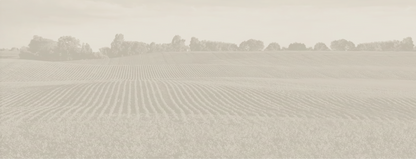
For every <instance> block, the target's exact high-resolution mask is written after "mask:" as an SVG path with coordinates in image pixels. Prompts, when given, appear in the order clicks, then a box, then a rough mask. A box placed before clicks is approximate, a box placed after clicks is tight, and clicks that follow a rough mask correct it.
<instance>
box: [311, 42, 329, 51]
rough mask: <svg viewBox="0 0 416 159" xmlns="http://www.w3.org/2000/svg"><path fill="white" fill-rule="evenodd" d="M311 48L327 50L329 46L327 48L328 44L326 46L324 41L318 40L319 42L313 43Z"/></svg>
mask: <svg viewBox="0 0 416 159" xmlns="http://www.w3.org/2000/svg"><path fill="white" fill-rule="evenodd" d="M313 50H315V51H329V48H328V46H326V44H325V43H323V42H319V43H316V44H315V46H314V47H313Z"/></svg>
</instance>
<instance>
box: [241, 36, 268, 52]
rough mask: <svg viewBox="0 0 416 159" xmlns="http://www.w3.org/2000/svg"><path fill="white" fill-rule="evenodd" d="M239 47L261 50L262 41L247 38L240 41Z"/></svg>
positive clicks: (262, 46)
mask: <svg viewBox="0 0 416 159" xmlns="http://www.w3.org/2000/svg"><path fill="white" fill-rule="evenodd" d="M239 48H240V50H241V51H262V50H263V49H264V43H263V42H262V41H260V40H255V39H249V40H247V41H243V42H241V43H240V46H239Z"/></svg>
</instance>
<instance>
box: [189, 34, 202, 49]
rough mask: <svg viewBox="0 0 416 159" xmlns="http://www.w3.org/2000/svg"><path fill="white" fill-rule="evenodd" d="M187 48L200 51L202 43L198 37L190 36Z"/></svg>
mask: <svg viewBox="0 0 416 159" xmlns="http://www.w3.org/2000/svg"><path fill="white" fill-rule="evenodd" d="M189 48H190V50H191V51H202V45H201V42H200V41H199V40H198V38H195V37H192V38H191V41H190V43H189Z"/></svg>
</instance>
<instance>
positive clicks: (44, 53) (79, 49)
mask: <svg viewBox="0 0 416 159" xmlns="http://www.w3.org/2000/svg"><path fill="white" fill-rule="evenodd" d="M185 51H416V47H415V45H414V44H413V40H412V38H411V37H407V38H404V39H403V40H402V41H398V40H395V41H381V42H371V43H361V44H358V45H355V44H354V43H353V42H351V41H348V40H345V39H339V40H334V41H332V42H331V44H330V46H329V47H328V46H327V45H326V44H325V43H323V42H318V43H316V44H315V45H314V47H306V45H305V44H303V43H299V42H294V43H291V44H289V46H288V47H281V46H280V45H279V44H278V43H277V42H272V43H270V44H269V45H268V46H267V47H266V48H265V45H264V43H263V42H262V41H260V40H256V39H249V40H246V41H243V42H241V43H240V44H239V45H237V44H234V43H226V42H218V41H207V40H199V39H198V38H196V37H192V38H191V41H190V43H189V45H186V44H185V39H182V38H181V36H179V35H175V36H174V37H173V39H172V41H171V42H170V43H162V44H156V43H154V42H152V43H150V44H146V43H144V42H138V41H125V40H124V35H123V34H116V35H115V37H114V39H113V41H112V42H111V45H110V46H109V47H102V48H100V49H99V50H98V52H94V51H93V50H92V49H91V47H90V45H89V44H88V43H82V44H81V43H80V41H79V40H78V39H76V38H75V37H71V36H62V37H60V38H59V39H58V40H57V41H54V40H51V39H46V38H43V37H40V36H34V37H33V39H32V40H31V41H30V43H29V45H28V46H27V47H22V48H21V49H20V57H21V58H24V59H37V60H51V61H66V60H81V59H97V58H115V57H123V56H131V55H139V54H145V53H154V52H185Z"/></svg>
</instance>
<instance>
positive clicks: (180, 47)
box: [171, 35, 187, 52]
mask: <svg viewBox="0 0 416 159" xmlns="http://www.w3.org/2000/svg"><path fill="white" fill-rule="evenodd" d="M171 47H172V49H171V51H175V52H182V51H186V50H187V48H186V45H185V39H182V38H181V36H179V35H175V36H174V37H173V39H172V42H171Z"/></svg>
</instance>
